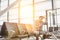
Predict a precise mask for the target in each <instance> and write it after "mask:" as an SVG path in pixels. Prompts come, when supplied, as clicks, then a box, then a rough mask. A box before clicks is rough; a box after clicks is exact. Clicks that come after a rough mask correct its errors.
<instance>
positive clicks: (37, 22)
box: [34, 16, 45, 31]
mask: <svg viewBox="0 0 60 40" xmlns="http://www.w3.org/2000/svg"><path fill="white" fill-rule="evenodd" d="M44 18H45V17H43V16H40V17H39V19H38V20H36V21H35V22H34V27H35V30H36V31H39V30H40V28H41V27H42V23H43V19H44Z"/></svg>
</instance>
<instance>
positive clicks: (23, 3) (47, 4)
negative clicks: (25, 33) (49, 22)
mask: <svg viewBox="0 0 60 40" xmlns="http://www.w3.org/2000/svg"><path fill="white" fill-rule="evenodd" d="M14 1H16V0H9V5H11V4H12V3H13V2H14ZM55 3H56V5H57V6H55V5H54V6H55V7H56V8H59V7H60V6H59V3H60V1H59V0H55ZM18 6H19V5H18V4H16V5H15V6H14V7H12V8H11V9H10V10H9V22H16V23H18ZM7 7H8V0H1V11H2V10H4V9H5V8H7ZM51 8H52V5H51V0H34V13H33V0H20V14H19V15H20V17H19V19H20V23H24V24H33V16H34V19H38V17H39V16H46V10H48V9H51ZM7 13H8V12H5V13H4V14H3V15H2V16H1V17H0V20H3V21H7V18H8V16H7Z"/></svg>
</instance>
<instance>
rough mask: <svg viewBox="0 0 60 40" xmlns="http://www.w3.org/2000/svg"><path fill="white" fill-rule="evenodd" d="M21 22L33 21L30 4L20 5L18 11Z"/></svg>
mask: <svg viewBox="0 0 60 40" xmlns="http://www.w3.org/2000/svg"><path fill="white" fill-rule="evenodd" d="M20 18H22V19H21V22H24V23H27V24H32V23H33V13H32V6H27V7H22V8H21V11H20Z"/></svg>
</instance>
